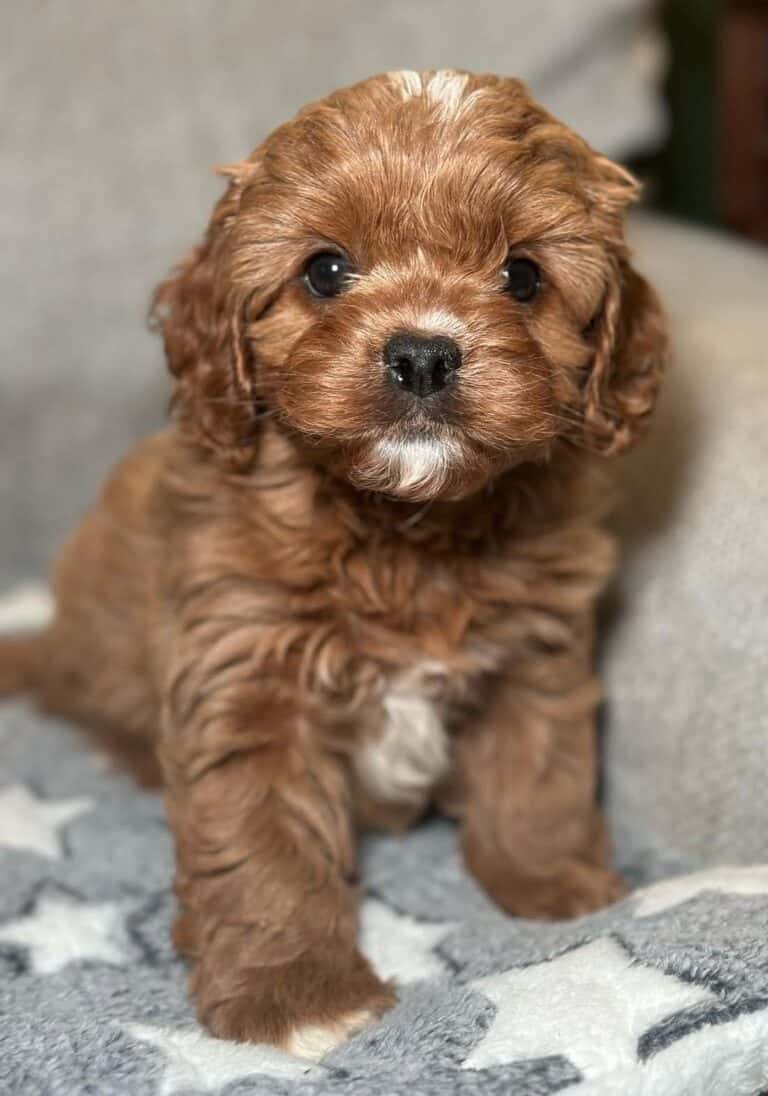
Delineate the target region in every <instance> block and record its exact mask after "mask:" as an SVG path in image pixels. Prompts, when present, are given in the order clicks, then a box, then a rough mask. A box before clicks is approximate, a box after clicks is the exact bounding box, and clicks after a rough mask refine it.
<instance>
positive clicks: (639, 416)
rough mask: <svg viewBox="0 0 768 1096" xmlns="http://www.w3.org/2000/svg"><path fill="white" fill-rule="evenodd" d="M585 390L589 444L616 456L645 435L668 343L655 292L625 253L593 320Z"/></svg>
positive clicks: (585, 416)
mask: <svg viewBox="0 0 768 1096" xmlns="http://www.w3.org/2000/svg"><path fill="white" fill-rule="evenodd" d="M592 338H593V339H594V344H595V351H594V356H593V359H592V365H591V368H590V371H589V375H588V378H587V383H586V388H585V392H584V401H585V403H584V425H585V431H586V436H587V441H588V443H589V447H590V448H591V449H592V450H597V451H599V452H602V453H604V454H605V455H606V456H616V455H618V454H619V453H623V452H625V450H627V449H629V448H630V447H631V446H632V445H634V443H635V442H636V441H637V440H638V439H639V438H640V437H641V436H642V434H643V432H644V430H645V428H646V426H647V425H648V420H649V417H650V414H651V412H652V411H653V408H654V404H655V403H656V395H657V392H658V388H659V384H660V382H661V376H662V372H663V369H664V365H665V363H666V358H667V351H668V341H667V334H666V326H665V322H664V316H663V313H662V310H661V305H660V304H659V300H658V297H657V296H656V293H655V291H654V290H653V289H652V287H651V286H650V285H649V284H648V282H647V281H646V280H645V279H644V278H642V277H641V276H640V275H639V274H638V273H637V271H635V270H634V269H633V268H632V267H631V266H630V264H629V262H628V260H627V259H626V258H625V257H624V256H621V257H620V258H619V259H618V260H617V261H616V264H615V270H614V275H613V277H612V279H611V282H610V285H609V286H608V289H607V291H606V294H605V297H604V299H603V304H602V308H601V311H600V313H599V315H598V317H597V319H596V321H595V331H594V334H593V336H592Z"/></svg>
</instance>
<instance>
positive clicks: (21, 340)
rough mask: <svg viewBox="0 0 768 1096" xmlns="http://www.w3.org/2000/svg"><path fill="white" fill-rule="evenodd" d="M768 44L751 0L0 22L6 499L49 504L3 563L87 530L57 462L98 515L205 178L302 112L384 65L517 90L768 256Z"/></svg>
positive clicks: (217, 3)
mask: <svg viewBox="0 0 768 1096" xmlns="http://www.w3.org/2000/svg"><path fill="white" fill-rule="evenodd" d="M767 28H768V4H766V3H765V2H757V0H752V2H748V0H667V2H666V3H663V4H658V3H654V2H652V0H475V2H474V3H472V4H467V3H466V2H464V0H418V2H416V0H362V2H359V0H358V2H357V3H355V2H352V0H324V2H322V3H318V2H316V0H285V2H282V3H273V2H267V0H163V2H162V3H158V2H157V0H131V3H130V4H125V3H123V2H122V0H100V2H99V3H92V2H89V0H29V2H27V3H23V4H10V5H4V10H3V34H2V42H1V44H0V102H1V103H2V129H1V131H0V251H1V253H2V259H0V285H1V287H2V300H3V302H4V315H3V323H2V325H0V362H2V367H0V407H1V406H2V404H3V403H4V405H5V413H4V414H3V415H2V419H0V427H2V430H1V431H0V492H3V491H7V492H11V491H13V489H14V485H16V484H17V483H18V479H17V477H18V474H19V471H20V470H21V472H22V474H23V479H24V482H25V484H26V486H27V488H28V490H29V492H30V496H29V497H30V498H31V499H34V504H31V505H30V506H29V507H28V508H23V507H22V508H21V509H19V510H18V511H17V515H16V522H15V528H14V531H13V533H12V534H11V536H10V538H6V540H5V543H4V544H3V545H2V547H1V548H0V551H2V552H3V553H6V554H7V553H10V555H11V557H12V558H10V559H9V560H8V562H9V563H13V564H16V563H18V564H21V563H22V562H24V561H29V558H30V555H29V554H30V552H31V553H32V559H33V562H34V563H35V564H36V565H38V566H41V565H42V564H43V561H44V559H45V558H47V555H48V552H49V550H50V544H51V543H52V541H53V540H54V539H56V538H57V537H58V536H60V535H61V531H62V530H63V529H64V528H66V526H67V525H68V524H69V523H70V521H71V499H69V498H64V497H59V496H58V495H57V494H56V493H55V492H50V490H48V489H47V480H46V477H48V476H50V468H51V464H52V463H53V464H54V465H55V467H56V470H57V478H66V477H69V479H70V481H72V480H74V481H77V482H78V483H81V484H82V491H83V498H87V497H88V494H89V493H90V491H92V490H93V488H94V487H95V485H96V483H97V482H98V480H99V479H100V477H101V473H102V470H103V467H104V465H105V463H108V462H109V461H110V460H112V459H113V458H114V456H115V455H117V454H118V453H119V452H120V451H121V450H122V449H123V448H124V446H125V445H126V444H127V443H128V442H129V441H130V440H131V439H132V438H133V437H134V436H135V435H136V434H137V433H140V432H142V431H143V430H145V429H146V426H147V424H148V408H149V407H155V408H159V407H161V406H162V402H163V401H162V399H156V398H154V397H153V395H152V394H150V393H148V391H147V386H154V388H158V389H159V388H160V387H161V386H162V385H164V384H165V378H164V374H163V370H162V368H161V367H160V361H159V346H158V344H157V342H156V340H153V339H151V338H150V336H149V335H148V334H147V333H146V331H145V329H144V314H145V310H146V302H147V299H148V295H149V292H150V290H151V287H152V286H153V285H154V284H155V283H156V282H157V281H158V280H159V279H160V277H161V276H162V275H163V273H164V271H166V270H167V268H168V267H169V266H170V264H172V263H173V262H175V261H176V260H177V259H178V257H179V256H180V255H181V253H182V252H183V251H184V250H185V249H186V248H187V247H188V246H190V244H191V243H192V242H193V241H194V240H195V239H196V238H197V237H198V236H199V235H200V233H201V231H202V228H203V225H204V223H205V221H206V218H207V215H208V212H209V210H210V206H211V203H212V202H213V200H214V198H215V197H216V195H217V194H218V193H219V192H220V190H221V186H222V183H221V180H219V179H218V178H216V177H215V176H214V175H213V173H212V172H211V170H210V168H211V166H212V165H214V164H216V163H220V162H227V161H230V160H235V159H238V158H240V157H242V156H244V155H245V154H246V153H247V152H248V151H249V150H250V149H251V148H252V147H253V146H254V145H255V144H257V143H258V142H259V140H260V139H261V138H262V136H263V135H264V134H265V133H267V132H268V131H269V130H270V129H271V128H272V127H273V126H274V125H275V124H276V123H278V122H280V121H281V120H283V119H284V118H286V117H287V116H289V115H291V114H292V113H293V112H294V111H295V110H296V109H297V108H298V107H299V106H301V105H302V104H303V103H304V102H306V101H307V100H310V99H313V98H315V97H317V96H321V95H323V94H324V93H326V92H327V91H328V90H330V89H332V88H333V87H336V86H339V85H341V84H345V83H348V82H351V81H354V80H357V79H360V78H363V77H365V76H367V75H370V74H371V73H373V72H377V71H382V70H386V69H397V68H427V67H448V66H456V67H464V68H469V69H475V70H480V71H483V70H485V71H496V72H502V73H507V74H514V75H518V76H522V77H523V78H524V79H525V80H526V81H527V82H528V83H529V85H530V87H531V89H532V90H533V92H534V93H535V94H536V95H537V96H538V97H539V98H540V99H541V100H542V101H543V102H544V104H545V105H547V106H548V107H549V108H550V109H551V110H552V111H553V112H554V113H555V114H557V115H559V116H561V117H562V118H563V119H564V120H565V121H567V122H569V123H570V124H571V125H573V126H574V127H575V128H576V129H577V130H579V131H580V132H581V133H583V134H584V135H585V136H586V137H587V138H588V139H589V140H590V141H591V142H592V143H593V144H594V145H595V146H596V147H597V148H599V149H600V150H602V151H604V152H606V153H608V154H610V155H612V156H614V157H617V158H619V159H622V160H624V161H625V162H628V163H630V164H631V165H632V166H633V167H635V169H636V170H637V171H638V172H639V173H640V174H641V176H642V177H643V178H644V179H645V180H646V184H647V187H646V195H647V197H646V201H647V202H648V203H649V204H651V205H654V206H656V207H658V208H660V209H662V210H666V211H669V212H671V213H673V214H675V215H677V216H680V217H683V218H687V219H691V220H694V221H698V222H702V223H705V224H708V225H716V226H722V227H726V228H728V229H729V230H733V231H735V232H739V233H742V234H744V235H745V236H747V237H750V238H752V239H754V240H760V239H763V240H765V239H767V238H768V105H767V104H768V60H767V58H768V45H767V44H766V42H767V41H768V29H767ZM309 169H310V170H311V165H309ZM19 371H23V373H24V385H23V391H22V388H21V387H20V385H19V382H18V373H19ZM12 376H13V377H14V383H11V377H12ZM139 377H142V378H144V379H145V383H143V384H139V383H137V382H138V379H139ZM38 393H39V395H40V397H41V399H40V404H39V406H38V409H37V412H36V414H37V415H38V418H40V417H42V421H41V422H40V424H39V425H40V429H39V430H36V431H35V437H34V441H32V438H31V434H30V431H29V429H28V426H29V423H28V408H29V405H30V401H32V400H34V399H35V398H36V394H38ZM52 395H53V396H55V398H54V399H51V396H52ZM43 397H44V398H43ZM116 399H118V400H119V405H120V414H119V416H115V414H114V408H115V401H116ZM19 401H21V402H19ZM109 409H111V413H110V410H109ZM64 412H66V430H67V438H66V445H64V444H62V437H61V431H62V414H63V413H64ZM150 417H151V416H150ZM41 447H42V451H41ZM86 454H92V455H93V457H94V458H95V459H86V457H85V455H86ZM102 454H103V457H102V456H101V455H102ZM41 456H42V458H43V459H42V460H41ZM46 458H47V459H46ZM41 498H44V499H45V505H44V506H41V505H40V504H39V500H40V499H41Z"/></svg>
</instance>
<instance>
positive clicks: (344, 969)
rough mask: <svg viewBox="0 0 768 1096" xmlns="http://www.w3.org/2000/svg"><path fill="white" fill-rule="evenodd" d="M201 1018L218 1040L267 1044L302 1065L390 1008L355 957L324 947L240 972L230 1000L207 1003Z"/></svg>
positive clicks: (386, 989) (390, 998)
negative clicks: (271, 964) (297, 1059)
mask: <svg viewBox="0 0 768 1096" xmlns="http://www.w3.org/2000/svg"><path fill="white" fill-rule="evenodd" d="M206 996H207V994H206V990H205V988H204V987H203V988H202V989H201V992H200V995H199V1000H198V1005H199V1011H200V1015H201V1019H202V1020H203V1022H204V1023H205V1024H206V1026H207V1027H208V1028H209V1030H210V1031H211V1032H212V1034H214V1035H217V1036H218V1037H219V1038H220V1039H234V1040H236V1041H237V1042H254V1043H272V1044H273V1045H274V1046H277V1047H280V1048H281V1049H282V1050H285V1051H287V1052H288V1053H291V1054H296V1055H298V1056H299V1057H302V1058H310V1059H313V1060H318V1059H320V1058H322V1057H323V1056H324V1055H325V1054H327V1053H328V1052H329V1051H330V1050H332V1049H333V1048H334V1047H336V1046H338V1045H339V1044H340V1043H343V1042H344V1041H345V1040H346V1039H347V1038H349V1036H350V1035H353V1034H354V1033H355V1032H357V1031H359V1030H360V1029H361V1028H363V1027H365V1026H366V1025H367V1024H369V1023H371V1022H372V1021H374V1020H376V1019H377V1018H378V1017H379V1016H381V1014H382V1013H383V1012H386V1011H387V1009H389V1008H391V1007H392V1005H393V1004H394V1003H395V994H394V991H393V990H392V988H391V987H390V986H389V985H387V984H386V983H384V982H381V981H380V980H379V979H378V978H377V977H376V975H375V974H374V973H373V971H372V970H371V967H370V965H369V963H368V961H367V960H366V959H364V958H363V956H362V955H360V954H359V953H357V952H350V951H347V950H341V951H340V950H339V949H338V948H334V947H330V946H329V947H328V949H327V951H326V952H324V953H323V954H320V953H308V954H306V955H303V956H301V957H300V958H298V959H295V960H293V961H292V962H290V963H285V964H281V965H278V966H275V967H263V968H258V969H254V968H251V969H249V970H248V971H245V972H241V977H239V978H238V981H237V987H236V989H233V991H232V996H230V997H228V998H226V999H224V1000H222V999H221V994H220V993H217V995H216V996H217V997H218V1000H217V1001H216V1002H215V1003H210V1004H209V1003H207V1002H206Z"/></svg>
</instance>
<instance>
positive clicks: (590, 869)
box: [482, 860, 626, 921]
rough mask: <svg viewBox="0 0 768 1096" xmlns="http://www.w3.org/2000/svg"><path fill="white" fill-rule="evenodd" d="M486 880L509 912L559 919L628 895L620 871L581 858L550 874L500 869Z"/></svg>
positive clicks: (488, 888) (607, 904)
mask: <svg viewBox="0 0 768 1096" xmlns="http://www.w3.org/2000/svg"><path fill="white" fill-rule="evenodd" d="M482 882H483V884H484V885H485V888H486V890H487V891H488V893H489V894H490V896H491V898H493V899H494V901H495V902H497V903H498V904H499V905H500V906H502V908H503V909H505V910H506V911H507V912H508V913H511V914H514V916H516V917H527V918H532V919H539V918H545V919H547V920H555V921H558V920H566V919H568V918H571V917H581V916H582V915H583V914H585V913H592V912H594V911H595V910H599V909H603V908H604V907H605V906H610V905H612V904H613V903H614V902H618V901H620V900H621V899H622V898H623V897H624V895H625V894H626V887H625V885H624V881H623V879H622V878H621V876H619V875H617V874H616V872H613V871H611V870H610V869H609V868H605V867H599V866H597V865H595V864H587V863H585V862H584V861H581V860H571V861H567V862H566V863H565V864H563V865H561V866H560V867H559V868H558V870H557V871H555V872H553V873H552V874H550V875H524V874H517V873H513V874H509V872H505V871H504V869H503V868H500V869H499V871H498V873H494V875H493V876H486V878H484V879H483V880H482Z"/></svg>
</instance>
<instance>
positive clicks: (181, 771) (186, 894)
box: [161, 652, 394, 1057]
mask: <svg viewBox="0 0 768 1096" xmlns="http://www.w3.org/2000/svg"><path fill="white" fill-rule="evenodd" d="M243 665H244V663H243V661H241V660H234V662H233V664H232V668H231V669H229V668H226V669H225V670H224V671H223V672H221V671H220V672H218V673H217V674H215V675H212V680H209V681H208V682H207V683H204V682H203V681H201V680H200V679H199V673H200V666H205V656H204V654H203V652H201V653H200V661H199V664H198V665H197V666H194V665H191V664H190V663H187V665H186V667H184V666H182V667H179V668H177V671H176V673H175V675H174V681H173V682H172V683H171V686H170V689H169V697H170V699H169V703H168V708H169V711H168V713H167V717H166V728H165V733H164V736H163V741H162V745H161V760H162V763H163V768H164V771H165V777H166V782H167V806H168V814H169V819H170V824H171V828H172V830H173V834H174V838H175V843H176V853H177V877H176V893H177V896H178V899H179V902H180V906H181V913H180V915H179V917H178V920H177V923H176V925H175V929H174V939H175V943H176V945H177V947H178V948H179V950H180V951H181V952H182V953H184V954H185V955H187V956H188V957H189V958H190V959H191V961H192V972H191V978H190V986H191V990H192V993H193V994H194V997H195V1001H196V1004H197V1011H198V1014H199V1016H200V1019H201V1021H202V1022H203V1023H204V1024H205V1025H206V1026H207V1027H208V1028H209V1029H210V1031H211V1032H213V1034H214V1035H218V1036H220V1037H222V1038H225V1039H236V1040H241V1041H255V1042H269V1043H273V1044H275V1045H277V1046H280V1047H283V1048H284V1049H286V1050H288V1051H291V1052H293V1053H296V1054H300V1055H303V1056H306V1057H320V1056H322V1054H323V1053H324V1052H325V1051H327V1050H328V1049H330V1048H331V1047H332V1046H334V1045H335V1044H337V1043H338V1042H341V1041H342V1040H343V1039H344V1038H345V1037H346V1036H347V1035H349V1034H350V1033H351V1032H353V1031H354V1030H356V1029H357V1028H359V1027H362V1026H363V1025H364V1024H365V1023H367V1022H369V1021H370V1020H372V1019H374V1018H375V1017H376V1016H377V1015H379V1014H380V1013H381V1012H383V1011H384V1010H385V1009H387V1008H389V1007H390V1006H391V1005H392V1004H393V1003H394V994H393V992H392V990H391V989H390V987H389V986H387V985H385V984H384V983H382V982H381V981H380V980H379V979H378V978H377V977H376V975H375V974H374V973H373V971H372V969H371V967H370V965H369V963H368V961H367V960H366V959H365V958H364V957H363V956H362V955H361V954H360V953H359V951H358V950H357V947H356V942H355V941H356V930H357V915H356V895H355V888H354V885H353V881H352V873H353V837H352V832H351V823H350V815H351V808H350V804H349V801H348V800H349V794H348V789H347V780H346V773H345V771H344V768H343V765H342V763H341V761H340V760H339V758H338V757H336V756H334V754H333V753H331V752H330V751H329V750H328V749H326V748H324V747H323V745H322V744H321V742H320V740H319V737H318V735H317V734H316V733H315V729H314V728H313V727H312V726H310V725H309V723H308V721H307V720H306V718H305V717H304V716H303V714H302V712H301V710H300V708H299V707H298V706H297V704H296V701H295V698H294V697H291V695H290V694H291V692H292V691H293V692H294V694H295V690H291V689H290V688H288V687H287V686H286V687H285V688H284V692H285V695H284V696H280V695H279V692H278V687H277V686H276V685H275V683H274V681H272V682H271V683H270V685H269V687H267V686H265V685H262V686H259V685H258V684H254V683H253V682H249V681H248V680H247V675H244V671H243ZM246 665H247V663H246ZM238 675H239V677H238ZM195 683H196V685H195Z"/></svg>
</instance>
